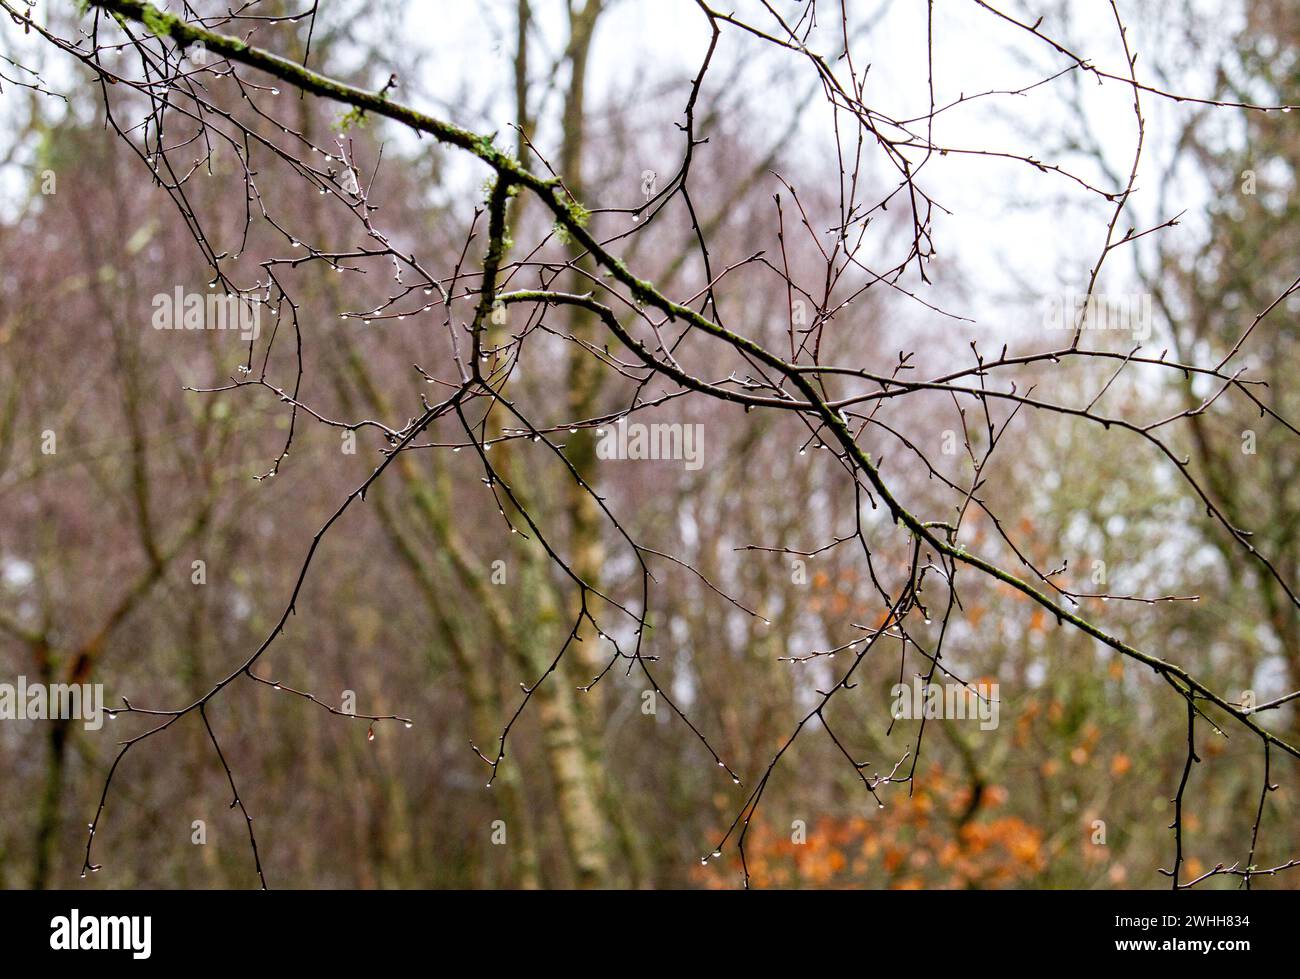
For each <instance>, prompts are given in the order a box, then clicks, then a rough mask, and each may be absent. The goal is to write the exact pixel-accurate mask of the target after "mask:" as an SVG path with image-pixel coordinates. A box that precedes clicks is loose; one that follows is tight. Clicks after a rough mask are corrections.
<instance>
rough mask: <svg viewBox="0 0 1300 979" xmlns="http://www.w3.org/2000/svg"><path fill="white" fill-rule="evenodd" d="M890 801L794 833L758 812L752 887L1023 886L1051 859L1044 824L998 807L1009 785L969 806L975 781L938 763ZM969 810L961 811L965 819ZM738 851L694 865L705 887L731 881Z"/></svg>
mask: <svg viewBox="0 0 1300 979" xmlns="http://www.w3.org/2000/svg"><path fill="white" fill-rule="evenodd" d="M882 798H883V799H884V800H885V803H886V806H885V808H884V809H877V808H876V806H875V803H874V802H871V801H870V800H868V805H869V806H870V809H869V810H868V814H867V815H863V816H853V817H850V818H847V819H836V818H833V817H823V818H821V819H817V820H808V821H807V825H806V831H805V838H804V841H803V842H795V838H794V837H795V836H796V833H794V832H792V831H791V830H786V829H781V828H777V827H776V826H774V825H773V824H772V823H771V822H770V821H768V820H765V821H761V822H760V821H755V822H754V823H753V824H752V825H751V827H750V831H749V834H748V836H747V837H746V840H745V854H746V857H747V859H748V863H749V872H750V886H751V887H776V888H795V887H819V888H852V887H887V888H891V889H897V890H904V889H911V888H922V887H924V888H945V889H959V888H997V887H1014V886H1024V885H1026V884H1029V883H1032V881H1033V880H1034V878H1035V877H1036V876H1037V875H1038V874H1040V873H1042V871H1043V870H1045V869H1046V865H1047V859H1046V852H1045V845H1044V840H1043V833H1042V831H1041V830H1039V829H1038V828H1036V827H1034V826H1031V825H1029V824H1028V823H1026V822H1025V821H1024V820H1023V819H1020V818H1019V817H1017V816H1011V815H999V814H998V810H999V809H1000V808H1001V807H1002V806H1003V805H1004V804H1005V802H1006V799H1007V793H1006V791H1005V790H1004V789H1001V788H1000V787H997V786H994V787H990V788H986V789H985V791H984V792H983V794H982V795H981V798H980V801H979V805H978V806H977V807H976V809H975V811H974V812H973V813H970V814H969V815H967V810H968V809H969V808H970V799H971V795H970V787H969V786H968V785H967V784H965V783H964V782H963V781H961V780H959V779H955V778H949V777H948V776H947V775H946V774H945V773H944V772H943V770H942V769H941V768H939V767H938V766H932V767H931V768H930V769H929V770H928V771H927V772H926V773H925V774H924V775H920V774H918V776H917V785H916V790H915V791H914V792H913V794H912V795H911V796H910V797H909V796H908V795H907V790H906V786H902V785H899V786H893V787H890V788H889V789H888V790H887V791H886V792H884V794H883V795H882ZM963 819H964V821H963ZM730 856H731V859H730V860H727V859H715V860H712V861H710V862H709V864H708V865H707V866H702V867H699V868H697V871H696V877H697V879H699V881H700V882H701V883H702V884H704V885H705V886H707V887H734V886H735V884H736V875H737V873H738V872H739V866H738V860H737V859H736V857H735V854H734V850H733V851H732V853H731V854H730Z"/></svg>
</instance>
